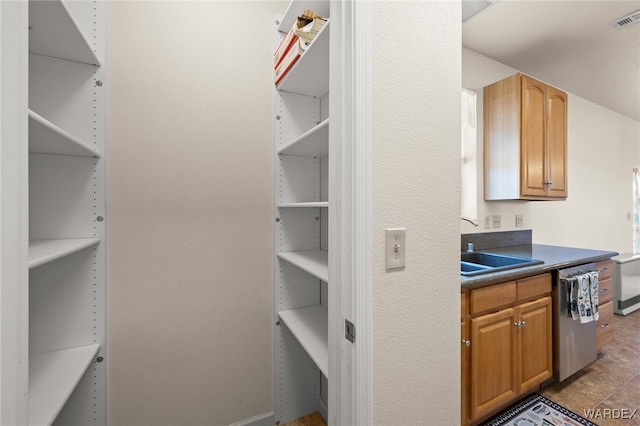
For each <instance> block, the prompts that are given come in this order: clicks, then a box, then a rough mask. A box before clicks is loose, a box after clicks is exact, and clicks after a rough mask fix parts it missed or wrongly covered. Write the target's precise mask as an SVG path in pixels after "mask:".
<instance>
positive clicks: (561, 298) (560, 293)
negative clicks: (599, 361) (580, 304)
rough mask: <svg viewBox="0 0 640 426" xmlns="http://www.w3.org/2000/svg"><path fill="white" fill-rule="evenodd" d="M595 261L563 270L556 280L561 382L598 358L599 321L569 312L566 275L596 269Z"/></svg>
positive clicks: (557, 358)
mask: <svg viewBox="0 0 640 426" xmlns="http://www.w3.org/2000/svg"><path fill="white" fill-rule="evenodd" d="M595 269H596V264H595V263H587V264H584V265H580V266H575V267H573V268H567V269H561V270H559V271H558V273H557V274H556V276H555V279H554V283H553V296H554V297H553V323H554V342H553V343H554V348H555V349H554V364H555V370H556V371H555V376H556V379H557V380H558V381H562V380H564V379H566V378H567V377H569V376H571V375H572V374H573V373H575V372H576V371H578V370H581V369H582V368H584V367H586V366H587V365H589V364H591V363H592V362H593V361H595V360H596V357H597V352H598V351H597V348H596V322H595V321H591V322H588V323H581V322H580V321H579V320H574V319H573V317H572V316H571V312H570V311H569V309H570V306H569V294H568V293H569V292H568V291H567V281H565V280H566V279H567V278H571V277H574V276H576V275H581V274H585V273H588V272H592V271H595Z"/></svg>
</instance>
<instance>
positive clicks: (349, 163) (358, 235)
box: [328, 0, 373, 425]
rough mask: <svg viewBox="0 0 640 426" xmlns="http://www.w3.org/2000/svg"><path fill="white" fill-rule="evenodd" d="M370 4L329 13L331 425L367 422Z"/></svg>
mask: <svg viewBox="0 0 640 426" xmlns="http://www.w3.org/2000/svg"><path fill="white" fill-rule="evenodd" d="M372 7H373V2H371V1H370V0H342V1H339V2H336V3H334V4H333V5H332V9H331V20H332V25H331V42H330V43H331V45H330V52H331V54H330V57H331V61H330V85H331V87H330V93H331V98H330V100H329V102H330V107H329V110H330V111H331V112H330V114H331V127H330V137H329V152H330V153H331V162H330V164H329V168H330V169H329V194H330V199H331V207H332V208H331V209H329V271H330V274H333V275H331V276H330V277H329V282H330V283H331V285H330V286H329V340H330V342H331V343H330V344H329V348H330V351H329V372H330V373H329V374H330V376H331V377H329V378H328V379H329V389H328V391H329V395H328V397H329V401H330V404H332V406H333V410H331V414H330V417H331V418H330V419H328V420H329V424H331V425H370V424H372V393H371V386H372V327H371V322H372V314H371V309H372V300H371V299H372V288H371V283H372V259H371V239H372V237H371V232H372V229H371V223H372V201H371V198H372V190H371V168H372V166H371V150H372V147H371V128H372V123H371V121H372V112H371V100H372V96H371V84H372V77H371V71H370V70H371V61H372V60H371V50H372V49H371V38H372V34H371V33H372V31H371V30H372ZM332 289H339V290H338V291H332ZM345 319H348V320H349V321H351V322H352V323H354V324H355V329H356V338H355V341H354V343H351V342H350V341H348V340H346V339H345V336H344V327H345V326H344V321H345Z"/></svg>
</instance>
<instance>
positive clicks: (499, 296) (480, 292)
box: [470, 281, 517, 315]
mask: <svg viewBox="0 0 640 426" xmlns="http://www.w3.org/2000/svg"><path fill="white" fill-rule="evenodd" d="M516 294H517V292H516V282H515V281H509V282H506V283H503V284H496V285H491V286H488V287H483V288H479V289H477V290H471V295H470V296H471V297H470V299H471V315H474V314H478V313H480V312H487V311H492V310H493V311H495V310H498V309H500V308H502V307H504V306H507V305H510V304H512V303H515V302H516V300H517V298H516Z"/></svg>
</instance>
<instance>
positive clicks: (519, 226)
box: [516, 214, 524, 228]
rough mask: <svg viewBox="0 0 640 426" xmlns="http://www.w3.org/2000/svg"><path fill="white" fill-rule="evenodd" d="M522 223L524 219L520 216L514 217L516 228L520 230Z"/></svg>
mask: <svg viewBox="0 0 640 426" xmlns="http://www.w3.org/2000/svg"><path fill="white" fill-rule="evenodd" d="M523 222H524V219H523V218H522V215H521V214H517V215H516V228H522V224H523Z"/></svg>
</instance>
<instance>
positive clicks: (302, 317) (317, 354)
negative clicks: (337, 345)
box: [278, 305, 329, 377]
mask: <svg viewBox="0 0 640 426" xmlns="http://www.w3.org/2000/svg"><path fill="white" fill-rule="evenodd" d="M278 317H279V318H280V319H281V320H282V322H283V323H284V324H285V325H286V326H287V328H288V329H289V331H291V334H293V335H294V337H295V338H296V339H297V340H298V342H299V343H300V345H301V346H302V347H303V348H304V350H305V351H306V352H307V354H309V357H310V358H311V359H312V360H313V362H314V363H315V364H316V366H317V367H318V369H319V370H320V372H321V373H322V375H324V376H325V377H328V374H329V351H328V349H327V348H328V333H327V329H328V315H327V309H326V308H325V307H323V306H322V305H314V306H308V307H304V308H298V309H291V310H287V311H281V312H278Z"/></svg>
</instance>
